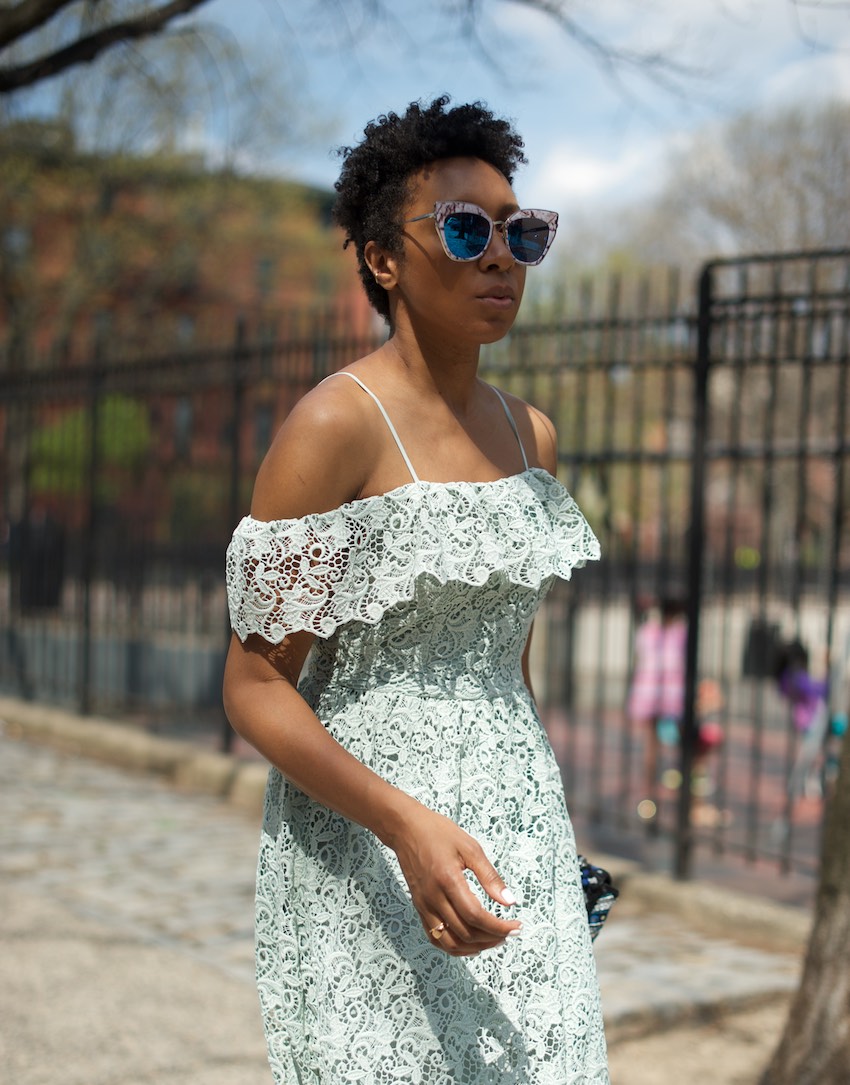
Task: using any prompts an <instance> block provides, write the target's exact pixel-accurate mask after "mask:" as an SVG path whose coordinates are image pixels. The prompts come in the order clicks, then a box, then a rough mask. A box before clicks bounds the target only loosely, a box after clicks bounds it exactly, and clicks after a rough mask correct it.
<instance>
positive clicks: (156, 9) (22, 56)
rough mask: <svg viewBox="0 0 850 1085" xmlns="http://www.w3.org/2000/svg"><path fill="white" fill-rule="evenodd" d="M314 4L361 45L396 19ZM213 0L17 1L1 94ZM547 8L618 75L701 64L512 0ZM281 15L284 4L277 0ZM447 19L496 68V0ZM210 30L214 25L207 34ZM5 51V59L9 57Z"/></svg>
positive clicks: (666, 74)
mask: <svg viewBox="0 0 850 1085" xmlns="http://www.w3.org/2000/svg"><path fill="white" fill-rule="evenodd" d="M303 2H304V5H305V6H306V7H308V8H314V9H315V11H316V14H317V16H319V18H320V21H321V22H322V24H323V35H324V36H325V37H326V36H327V34H328V33H336V34H337V35H341V37H342V38H344V39H347V41H348V42H349V44H352V45H354V46H356V43H357V38H358V36H359V35H361V34H367V33H370V32H372V31H373V28H374V26H375V24H376V22H378V21H379V20H380V21H384V22H386V23H393V22H394V21H396V20H395V15H394V12H393V6H392V4H390V3H389V0H356V2H352V3H350V4H346V5H345V7H344V8H343V6H342V5H340V4H338V3H331V2H330V0H303ZM206 3H208V0H169V2H163V3H160V4H157V3H144V2H136V3H133V2H131V0H111V2H110V0H18V2H17V3H15V4H12V5H11V6H9V5H6V6H4V8H3V10H2V14H0V96H2V95H8V94H11V93H13V92H15V91H20V90H22V89H25V88H27V87H32V86H35V85H37V84H40V83H43V82H44V81H46V80H48V79H52V78H54V77H56V76H58V75H61V74H62V73H64V72H67V71H69V70H71V69H73V68H75V67H78V66H79V65H84V64H90V63H91V62H92V61H94V60H96V59H97V58H98V57H100V56H102V55H103V54H105V53H108V52H109V51H111V50H115V49H117V48H119V47H121V46H129V45H131V44H132V43H134V42H140V41H143V40H144V39H146V38H151V37H155V36H157V35H161V34H164V33H168V32H169V31H172V30H173V29H174V27H175V25H178V24H179V25H181V26H183V27H185V26H189V27H190V28H191V27H193V26H194V28H195V29H197V25H196V24H192V23H188V24H187V23H181V22H180V21H181V20H183V19H185V17H186V16H189V15H191V14H193V13H194V12H195V11H196V10H197V9H200V8H202V7H203V6H204V5H205V4H206ZM513 3H515V4H518V5H519V6H521V7H525V8H528V9H529V10H532V11H537V12H541V13H543V14H544V15H546V16H547V17H548V18H549V19H551V21H552V22H553V23H554V24H555V25H556V26H557V27H559V28H560V30H561V31H562V32H563V33H564V34H565V36H566V37H567V38H568V39H569V40H571V41H572V42H573V43H574V44H575V45H576V46H578V47H579V48H580V49H582V50H584V51H585V52H586V53H588V54H589V55H590V56H591V57H592V58H593V59H594V60H595V61H596V62H597V63H598V64H600V65H601V66H602V67H603V68H604V69H605V70H606V71H607V72H608V74H609V75H610V76H611V77H612V79H614V80H617V79H618V78H619V76H620V74H621V73H623V72H626V71H629V70H633V71H638V72H640V73H641V74H642V75H644V76H646V77H648V78H649V79H651V80H652V81H654V82H656V83H658V84H660V85H662V86H665V87H666V88H668V89H669V90H671V91H674V92H676V93H680V92H681V91H682V90H683V88H684V87H685V86H686V85H687V83H688V81H689V80H690V78H691V77H692V76H693V74H694V69H693V68H692V67H690V66H689V65H687V64H684V63H681V62H680V61H679V60H678V59H676V57H675V50H674V48H673V47H672V46H669V47H665V48H647V49H632V48H629V47H627V46H621V45H619V44H617V43H616V42H615V41H613V40H609V39H607V38H606V37H605V36H604V35H602V34H600V33H598V32H596V31H595V30H594V29H593V28H592V17H591V16H588V17H587V18H586V19H585V18H582V17H581V16H580V14H579V12H578V10H577V5H576V4H575V0H513ZM278 6H279V7H280V10H281V12H283V10H284V8H283V6H282V4H281V3H280V0H278ZM441 7H442V8H443V10H444V12H445V17H446V20H447V21H448V22H449V23H450V24H451V26H452V29H453V31H459V32H460V33H461V34H462V35H463V36H464V37H465V38H466V40H467V41H468V42H469V43H470V45H472V46H473V47H474V48H476V49H477V51H478V53H479V55H480V57H481V59H482V60H483V61H484V62H485V63H489V64H491V65H493V66H495V67H498V66H499V61H498V59H497V58H496V57H494V56H493V55H491V53H490V52H489V51H488V49H487V48H486V46H485V45H484V43H483V41H482V39H481V36H480V33H479V30H480V26H481V24H482V23H483V22H484V18H485V15H486V11H487V9H489V8H492V7H495V4H494V3H493V0H462V2H458V0H441ZM208 30H209V28H207V31H208ZM4 52H5V53H6V56H5V57H4V55H3V54H4Z"/></svg>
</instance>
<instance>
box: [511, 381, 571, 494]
mask: <svg viewBox="0 0 850 1085" xmlns="http://www.w3.org/2000/svg"><path fill="white" fill-rule="evenodd" d="M502 395H503V396H504V397H505V400H506V402H507V404H508V406H509V407H510V409H511V414H512V415H513V416H514V421H515V422H516V424H517V429H518V430H519V435H520V437H521V439H522V443H523V445H524V447H525V452H526V455H527V457H528V462H529V464H530V465H531V466H532V467H543V468H545V469H546V470H547V471H549V472H551V474H553V475H554V474H555V472H556V471H557V469H558V435H557V433H556V432H555V427H554V425H553V424H552V421H551V419H550V418H549V417H547V415H545V414H544V413H543V411H541V410H538V408H537V407H533V406H532V405H531V404H530V403H526V401H525V400H524V399H520V398H519V396H514V395H511V394H510V393H509V392H503V393H502Z"/></svg>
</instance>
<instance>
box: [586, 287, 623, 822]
mask: <svg viewBox="0 0 850 1085" xmlns="http://www.w3.org/2000/svg"><path fill="white" fill-rule="evenodd" d="M620 300H621V282H620V278H619V276H617V275H614V276H612V277H611V280H610V291H609V295H608V313H607V320H606V322H605V327H606V329H607V331H608V333H609V338H608V341H607V346H608V350H607V355H606V354H603V355H602V357H601V358H600V361H601V363H602V364H601V365H600V366H599V374H600V377H601V378H602V380H604V382H605V385H604V389H605V391H604V395H605V399H604V410H603V418H602V434H603V438H602V448H601V449H600V450H599V451H600V456H599V465H600V466H599V470H600V483H601V481H602V479H604V486H601V490H602V494H603V497H604V508H605V523H604V528H605V539H606V540H607V542H608V546H609V547H610V546H611V545H612V543H613V532H612V531H611V524H612V515H611V478H612V475H613V472H614V464H613V461H614V427H615V410H614V407H615V402H614V400H615V380H614V378H615V366H618V365H619V364H620V363H619V360H618V359H619V351H620V339H621V334H622V333H621V325H620ZM603 341H604V333H603ZM612 594H613V593H612V591H611V582H610V578H609V579H606V580H605V582H604V584H603V586H602V590H601V592H600V593H599V621H598V627H597V649H596V661H597V662H596V684H595V685H596V688H595V690H594V697H593V700H594V708H595V711H596V719H595V721H593V732H592V735H593V737H592V747H591V748H592V753H591V770H590V807H589V808H590V812H591V815H592V816H593V817H594V818H595V819H599V820H603V819H604V816H605V815H604V811H605V808H606V806H607V805H608V804H607V801H606V797H605V791H604V764H603V762H604V760H605V748H604V742H605V735H606V733H607V731H608V728H607V726H606V713H607V711H608V698H607V696H606V693H607V689H608V685H609V683H608V681H607V680H606V679H607V669H603V666H604V662H603V661H607V659H608V653H607V651H606V646H607V643H608V636H607V635H606V626H610V617H611V616H610V609H611V608H610V603H611V598H612Z"/></svg>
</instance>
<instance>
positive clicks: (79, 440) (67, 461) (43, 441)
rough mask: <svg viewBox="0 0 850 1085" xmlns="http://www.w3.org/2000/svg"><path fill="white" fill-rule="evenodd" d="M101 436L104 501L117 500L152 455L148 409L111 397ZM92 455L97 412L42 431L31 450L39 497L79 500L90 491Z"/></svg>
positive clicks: (102, 411)
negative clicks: (125, 483) (127, 481)
mask: <svg viewBox="0 0 850 1085" xmlns="http://www.w3.org/2000/svg"><path fill="white" fill-rule="evenodd" d="M96 436H97V441H96V446H95V449H94V455H95V460H96V466H97V468H98V491H97V492H98V497H99V498H100V499H101V500H113V499H114V498H115V497H116V496H117V494H118V493H119V492H120V490H121V488H122V483H123V481H124V480H125V479H126V475H127V474H128V473H131V474H132V473H135V472H136V471H137V470H138V469H139V468H140V467H141V466H142V464H143V463H144V461H145V458H146V456H147V454H148V452H149V450H150V446H151V427H150V420H149V418H148V410H147V407H146V406H145V405H143V404H140V403H138V402H136V401H135V400H132V399H128V398H127V397H126V396H122V395H117V394H114V395H109V396H105V397H104V398H103V399H102V400H101V401H100V403H99V405H98V411H97V435H96ZM92 451H93V450H92V431H91V412H90V411H89V410H88V409H87V408H85V407H76V408H74V409H72V410H70V411H67V412H66V413H64V414H63V415H62V416H61V417H59V418H56V419H54V420H52V421H50V422H47V423H45V424H44V425H42V426H40V427H39V428H38V429H37V430H36V431H35V433H34V434H33V436H32V438H31V441H30V446H29V452H30V457H29V458H30V469H29V483H30V489H31V492H32V493H33V495H53V496H62V497H78V496H79V495H80V494H82V493H83V492H84V491H85V489H86V485H87V479H88V475H89V472H90V471H91V467H92V464H91V460H92Z"/></svg>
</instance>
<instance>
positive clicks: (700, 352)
mask: <svg viewBox="0 0 850 1085" xmlns="http://www.w3.org/2000/svg"><path fill="white" fill-rule="evenodd" d="M713 271H714V267H713V265H712V264H706V265H705V266H704V267H703V269H702V272H701V274H700V277H699V313H698V315H697V352H696V366H695V369H694V422H693V454H692V461H691V502H690V507H691V514H690V528H689V533H688V534H689V537H688V646H687V656H686V670H685V705H684V714H683V717H682V741H681V763H680V766H679V767H680V769H681V774H682V786H681V790H680V792H679V809H678V816H677V821H676V836H675V856H674V861H673V871H674V874H675V876H676V877H677V878H679V879H681V880H685V879H687V878H689V877H690V874H691V853H692V850H693V837H692V827H691V797H692V796H691V786H692V781H691V776H692V775H693V767H694V760H695V754H696V750H697V743H698V740H699V721H698V720H697V717H696V693H697V679H698V668H699V621H700V611H701V606H702V587H703V556H704V552H705V538H704V525H705V475H706V446H707V443H708V375H709V370H710V367H711V327H712V312H711V303H712V274H713Z"/></svg>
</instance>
